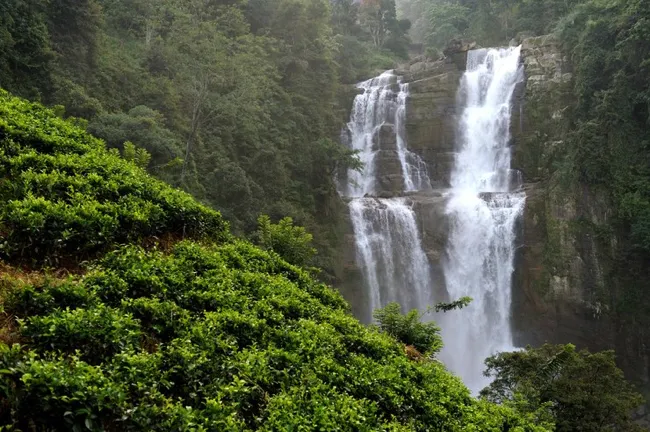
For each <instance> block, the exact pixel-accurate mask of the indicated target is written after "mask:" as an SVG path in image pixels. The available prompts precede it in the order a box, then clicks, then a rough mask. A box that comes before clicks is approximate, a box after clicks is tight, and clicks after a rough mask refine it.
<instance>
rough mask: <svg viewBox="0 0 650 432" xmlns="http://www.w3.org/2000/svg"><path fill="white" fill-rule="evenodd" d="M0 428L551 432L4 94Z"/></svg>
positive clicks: (82, 135) (84, 137)
mask: <svg viewBox="0 0 650 432" xmlns="http://www.w3.org/2000/svg"><path fill="white" fill-rule="evenodd" d="M0 177H1V179H0V196H1V200H0V235H1V239H0V258H1V259H2V261H1V263H0V312H1V314H2V315H0V325H2V328H1V329H0V430H2V431H18V430H21V431H60V430H61V431H62V430H73V431H83V430H90V431H102V430H104V431H252V430H262V431H271V430H277V431H310V430H319V431H380V430H386V431H411V430H422V431H425V430H426V431H543V430H546V429H544V428H543V427H541V426H535V425H534V423H535V419H534V418H522V417H521V415H519V414H515V413H514V411H512V410H510V409H509V408H506V407H502V406H498V405H494V404H489V403H487V402H483V401H478V400H476V399H473V398H472V397H470V394H469V391H468V390H467V389H466V388H465V387H464V386H463V384H462V383H461V382H460V380H458V379H457V378H455V377H453V376H452V375H451V374H450V373H449V372H447V370H446V369H445V368H444V366H443V365H442V364H440V363H439V362H437V361H435V360H431V359H425V360H418V361H414V360H412V359H409V358H408V357H407V356H406V354H405V351H404V346H403V345H402V344H400V343H399V342H397V341H396V340H394V339H392V338H391V337H389V336H387V335H386V334H382V333H380V332H379V330H377V329H376V328H374V327H366V326H363V325H362V324H360V323H359V322H358V321H357V320H355V319H354V318H353V317H352V316H351V315H350V313H349V311H348V306H347V304H346V303H345V301H344V300H343V299H342V297H341V296H340V295H339V294H338V293H337V292H335V291H334V290H333V289H331V288H330V287H328V286H325V285H323V284H321V283H319V282H318V281H316V280H314V279H313V278H312V277H311V276H310V274H309V273H308V272H306V271H304V270H302V269H301V268H298V267H295V266H292V265H290V264H288V263H287V262H285V261H283V260H282V259H281V258H280V257H279V256H278V255H276V254H274V253H272V252H266V251H263V250H261V249H259V248H257V247H255V246H253V245H251V244H250V243H247V242H245V241H242V240H238V239H236V238H233V237H232V236H231V235H230V234H229V233H228V227H227V224H226V223H225V222H224V221H223V220H222V218H221V216H220V215H219V213H217V212H215V211H213V210H211V209H208V208H207V207H205V206H203V205H201V204H199V203H198V202H196V201H195V200H193V199H192V198H191V197H190V196H189V195H187V194H185V193H182V192H180V191H178V190H175V189H173V188H171V187H169V186H167V185H166V184H164V183H161V182H160V181H157V180H155V179H153V178H151V177H149V176H148V175H147V174H146V173H145V172H144V171H143V170H141V169H140V168H137V167H136V166H135V165H133V164H132V163H131V162H128V161H125V160H123V159H121V158H120V156H119V155H118V154H117V153H116V152H109V151H107V150H105V149H104V145H103V143H102V142H101V141H100V140H97V139H95V138H93V137H92V136H90V135H88V134H87V133H86V132H85V131H84V130H83V129H82V128H81V127H80V126H78V125H75V124H74V122H73V121H66V120H63V119H60V118H58V117H56V115H55V114H54V112H52V111H50V110H48V109H45V108H43V107H42V106H39V105H37V104H31V103H28V102H25V101H23V100H20V99H17V98H14V97H12V96H10V95H9V94H7V93H5V92H1V93H0Z"/></svg>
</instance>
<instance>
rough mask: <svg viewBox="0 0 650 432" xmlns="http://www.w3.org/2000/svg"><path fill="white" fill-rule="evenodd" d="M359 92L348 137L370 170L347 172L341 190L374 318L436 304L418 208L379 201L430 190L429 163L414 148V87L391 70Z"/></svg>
mask: <svg viewBox="0 0 650 432" xmlns="http://www.w3.org/2000/svg"><path fill="white" fill-rule="evenodd" d="M358 88H359V89H360V90H362V93H360V94H359V95H357V97H356V98H355V100H354V106H353V109H352V114H351V117H350V122H349V123H348V125H347V130H346V131H344V136H346V137H347V140H348V142H349V144H350V147H351V148H352V149H354V150H357V151H358V154H359V158H360V159H361V161H362V162H363V163H364V168H363V171H361V172H357V171H350V172H348V173H347V174H348V178H347V183H346V184H345V186H344V187H342V188H341V190H342V193H343V194H344V195H346V196H347V197H350V198H351V201H350V203H349V208H350V216H351V220H352V226H353V229H354V234H355V243H356V250H357V263H358V265H359V266H360V267H361V269H362V272H363V276H364V283H365V284H366V292H367V293H368V297H369V298H368V311H367V312H368V316H370V314H371V313H372V311H373V310H375V309H377V308H379V307H382V306H384V305H385V304H386V303H388V302H391V301H397V302H399V303H400V304H402V306H403V307H405V308H407V309H411V308H415V307H418V306H421V305H426V304H428V302H429V300H430V294H429V293H430V274H429V264H428V260H427V257H426V255H425V253H424V251H423V249H422V244H421V240H420V235H419V231H418V227H417V223H416V219H415V214H414V212H413V209H412V208H411V206H410V205H409V202H408V200H407V199H405V198H400V197H396V198H376V196H378V195H383V194H387V195H390V196H394V195H398V194H400V193H403V192H411V191H418V190H424V189H430V188H431V185H430V182H429V177H428V175H427V171H426V164H425V163H424V162H423V161H422V160H421V159H420V157H419V156H417V155H416V154H415V153H413V152H411V151H409V150H408V148H407V143H406V139H405V135H406V134H405V118H406V99H407V97H408V85H407V84H403V83H402V82H401V78H400V77H398V76H397V75H395V74H394V73H393V71H387V72H384V73H383V74H381V75H380V76H378V77H376V78H373V79H371V80H368V81H364V82H362V83H360V84H359V85H358ZM394 166H398V167H399V170H400V171H399V172H398V173H395V172H386V170H385V169H384V167H394ZM395 177H397V178H398V179H399V181H398V182H397V184H396V183H395V180H394V178H395ZM386 178H392V179H393V180H389V181H387V180H386ZM386 182H388V183H386Z"/></svg>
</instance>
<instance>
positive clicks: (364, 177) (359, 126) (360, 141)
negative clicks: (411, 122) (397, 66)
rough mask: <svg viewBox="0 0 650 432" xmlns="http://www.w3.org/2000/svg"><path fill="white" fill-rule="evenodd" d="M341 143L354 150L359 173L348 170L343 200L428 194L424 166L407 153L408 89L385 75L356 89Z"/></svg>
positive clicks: (394, 77) (397, 77) (398, 77)
mask: <svg viewBox="0 0 650 432" xmlns="http://www.w3.org/2000/svg"><path fill="white" fill-rule="evenodd" d="M357 87H358V88H359V89H360V90H362V93H360V94H359V95H357V97H356V98H355V99H354V106H353V108H352V114H351V116H350V122H349V123H348V124H347V128H345V129H344V131H343V141H344V142H346V143H347V144H348V145H349V146H350V148H352V149H353V150H356V151H358V155H359V158H360V159H361V162H363V170H362V171H361V172H359V171H349V172H348V173H347V179H346V181H345V185H344V186H343V187H342V188H341V189H342V190H341V192H342V194H343V195H346V196H348V197H363V196H366V195H381V194H383V195H386V194H388V195H391V196H394V195H399V194H400V193H403V192H409V191H417V190H424V189H430V188H431V185H430V182H429V177H428V175H427V168H426V164H425V163H424V162H423V161H422V159H421V158H420V157H419V156H418V155H416V154H415V153H413V152H411V151H409V150H408V148H407V145H406V138H405V135H406V134H405V116H406V99H407V97H408V94H409V90H408V84H404V83H403V82H402V78H401V77H400V76H397V75H395V73H394V72H393V71H387V72H384V73H383V74H381V75H379V76H378V77H376V78H372V79H370V80H368V81H364V82H362V83H360V84H358V86H357Z"/></svg>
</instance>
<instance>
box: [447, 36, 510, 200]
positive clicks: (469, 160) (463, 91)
mask: <svg viewBox="0 0 650 432" xmlns="http://www.w3.org/2000/svg"><path fill="white" fill-rule="evenodd" d="M519 52H520V48H518V47H517V48H509V49H490V50H488V49H480V50H475V51H470V52H468V55H467V70H466V72H465V74H464V75H463V78H462V82H461V87H460V95H459V96H460V98H459V99H460V103H461V104H462V105H461V107H460V108H461V109H462V115H461V117H460V121H459V125H458V127H459V139H458V143H459V144H460V146H459V147H460V148H459V149H458V150H459V152H458V154H457V156H456V163H455V166H454V169H453V170H452V173H451V186H452V188H453V189H454V190H457V191H458V190H465V191H471V192H507V191H510V190H512V189H514V188H517V187H519V186H520V185H519V184H517V183H518V181H519V176H518V175H517V173H513V172H512V171H511V170H510V156H511V149H510V147H509V141H510V114H511V109H510V103H511V99H512V94H513V92H514V90H515V86H516V85H517V83H518V82H520V81H521V80H522V79H523V68H522V66H521V65H520V64H519Z"/></svg>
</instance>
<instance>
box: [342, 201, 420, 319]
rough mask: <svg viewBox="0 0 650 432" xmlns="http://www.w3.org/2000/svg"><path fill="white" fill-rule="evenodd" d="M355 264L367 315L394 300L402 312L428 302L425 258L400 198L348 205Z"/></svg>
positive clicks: (411, 215)
mask: <svg viewBox="0 0 650 432" xmlns="http://www.w3.org/2000/svg"><path fill="white" fill-rule="evenodd" d="M350 215H351V217H352V226H353V228H354V235H355V242H356V248H357V262H358V264H359V265H360V267H361V270H362V272H363V276H364V281H365V284H366V286H367V292H368V293H369V297H370V298H369V312H372V311H373V310H375V309H377V308H379V307H382V306H385V305H386V303H389V302H391V301H396V302H398V303H399V304H401V305H402V307H403V308H404V309H405V310H411V309H416V308H418V307H422V306H426V305H427V304H428V303H429V300H430V286H429V285H430V277H429V263H428V260H427V256H426V255H425V253H424V251H423V250H422V244H421V242H420V235H419V232H418V227H417V224H416V222H415V214H414V213H413V210H412V209H411V208H410V207H409V206H408V204H407V202H406V200H405V199H403V198H392V199H378V198H362V199H356V200H352V201H351V202H350Z"/></svg>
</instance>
